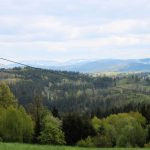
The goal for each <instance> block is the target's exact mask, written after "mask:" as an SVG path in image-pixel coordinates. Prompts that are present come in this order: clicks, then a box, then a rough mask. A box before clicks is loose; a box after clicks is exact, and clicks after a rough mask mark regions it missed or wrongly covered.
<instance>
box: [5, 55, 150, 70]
mask: <svg viewBox="0 0 150 150" xmlns="http://www.w3.org/2000/svg"><path fill="white" fill-rule="evenodd" d="M21 63H24V64H27V65H30V66H33V67H38V68H44V69H53V70H64V71H76V72H83V73H95V72H149V71H150V58H146V59H127V60H121V59H100V60H71V61H66V62H57V61H24V62H21ZM19 66H20V65H15V64H10V65H6V66H5V68H13V67H19Z"/></svg>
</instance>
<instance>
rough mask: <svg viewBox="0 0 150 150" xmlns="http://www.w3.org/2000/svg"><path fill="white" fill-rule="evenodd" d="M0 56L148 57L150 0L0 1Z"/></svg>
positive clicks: (149, 53)
mask: <svg viewBox="0 0 150 150" xmlns="http://www.w3.org/2000/svg"><path fill="white" fill-rule="evenodd" d="M0 57H4V58H7V59H12V60H16V61H22V60H57V61H66V60H75V59H105V58H118V59H136V58H148V57H150V0H0Z"/></svg>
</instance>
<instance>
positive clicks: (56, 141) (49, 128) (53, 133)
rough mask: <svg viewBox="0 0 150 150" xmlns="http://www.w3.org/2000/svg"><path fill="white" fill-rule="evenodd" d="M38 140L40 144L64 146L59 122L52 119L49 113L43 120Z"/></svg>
mask: <svg viewBox="0 0 150 150" xmlns="http://www.w3.org/2000/svg"><path fill="white" fill-rule="evenodd" d="M39 140H40V142H41V143H42V144H52V145H63V144H65V137H64V133H63V132H62V130H61V121H60V120H59V119H58V118H54V117H53V116H52V115H51V114H50V113H49V114H47V115H46V116H45V117H44V118H43V129H42V131H41V135H40V136H39Z"/></svg>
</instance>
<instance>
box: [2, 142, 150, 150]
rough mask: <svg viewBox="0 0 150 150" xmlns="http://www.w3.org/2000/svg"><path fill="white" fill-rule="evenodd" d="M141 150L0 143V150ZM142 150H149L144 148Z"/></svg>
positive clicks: (135, 149) (140, 149)
mask: <svg viewBox="0 0 150 150" xmlns="http://www.w3.org/2000/svg"><path fill="white" fill-rule="evenodd" d="M87 149H88V150H142V148H80V147H66V146H46V145H30V144H17V143H13V144H11V143H0V150H87ZM144 150H150V148H145V149H144Z"/></svg>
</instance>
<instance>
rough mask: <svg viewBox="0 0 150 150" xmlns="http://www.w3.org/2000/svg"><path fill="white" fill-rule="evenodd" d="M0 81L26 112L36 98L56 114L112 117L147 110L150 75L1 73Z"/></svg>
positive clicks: (54, 72) (16, 70)
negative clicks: (77, 113) (74, 113)
mask: <svg viewBox="0 0 150 150" xmlns="http://www.w3.org/2000/svg"><path fill="white" fill-rule="evenodd" d="M0 80H2V81H5V82H7V83H8V85H9V87H10V88H11V90H12V92H13V93H14V95H15V96H16V97H17V98H18V100H19V103H20V104H22V105H24V106H25V107H26V108H27V107H28V105H29V104H30V103H31V101H32V100H33V97H34V96H36V95H42V97H43V103H44V105H45V106H47V107H48V108H49V109H53V108H56V109H58V111H59V113H67V112H79V113H83V114H84V113H86V114H88V115H97V116H100V117H104V116H107V115H109V114H111V113H117V112H128V111H131V110H134V111H136V110H138V111H140V112H142V113H147V114H145V116H146V117H147V119H148V120H149V118H148V117H149V115H148V112H149V111H146V110H150V109H149V108H150V107H149V106H150V74H149V73H138V74H119V75H113V76H109V77H108V76H106V75H105V76H92V75H87V74H80V73H75V72H62V71H52V70H43V69H32V68H14V69H1V70H0Z"/></svg>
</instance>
